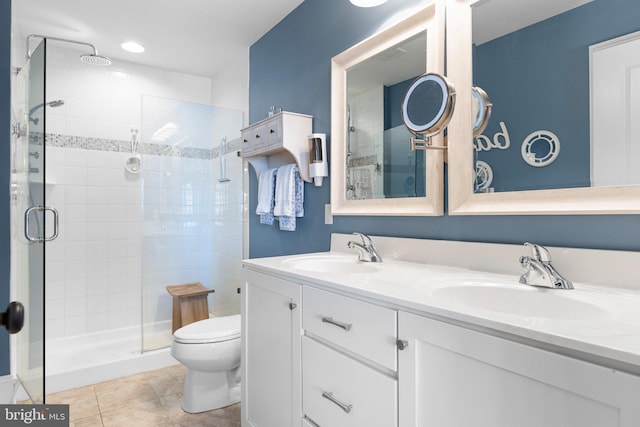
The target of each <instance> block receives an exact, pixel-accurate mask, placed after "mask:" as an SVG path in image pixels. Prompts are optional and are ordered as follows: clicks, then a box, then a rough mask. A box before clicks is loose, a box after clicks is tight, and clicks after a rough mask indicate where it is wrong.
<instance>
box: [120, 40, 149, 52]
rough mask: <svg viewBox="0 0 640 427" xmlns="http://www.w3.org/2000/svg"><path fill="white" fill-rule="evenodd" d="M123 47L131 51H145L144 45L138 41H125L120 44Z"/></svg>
mask: <svg viewBox="0 0 640 427" xmlns="http://www.w3.org/2000/svg"><path fill="white" fill-rule="evenodd" d="M120 47H121V48H123V49H124V50H126V51H127V52H131V53H142V52H144V47H143V46H142V45H141V44H139V43H136V42H124V43H122V44H121V45H120Z"/></svg>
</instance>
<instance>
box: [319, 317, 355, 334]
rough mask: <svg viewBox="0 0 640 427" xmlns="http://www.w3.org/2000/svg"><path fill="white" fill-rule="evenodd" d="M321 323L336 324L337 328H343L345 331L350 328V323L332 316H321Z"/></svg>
mask: <svg viewBox="0 0 640 427" xmlns="http://www.w3.org/2000/svg"><path fill="white" fill-rule="evenodd" d="M322 323H330V324H332V325H335V326H337V327H338V328H342V329H344V330H345V331H350V330H351V323H342V322H338V321H337V320H333V317H326V316H322Z"/></svg>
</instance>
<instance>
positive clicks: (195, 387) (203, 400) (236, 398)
mask: <svg viewBox="0 0 640 427" xmlns="http://www.w3.org/2000/svg"><path fill="white" fill-rule="evenodd" d="M239 370H240V368H239V367H238V368H235V369H232V370H231V371H223V372H202V371H195V370H193V369H188V368H187V372H186V374H185V377H184V394H183V396H182V409H183V410H184V411H185V412H189V413H191V414H196V413H199V412H206V411H212V410H214V409H219V408H224V407H225V406H229V405H233V404H234V403H238V402H240V377H239Z"/></svg>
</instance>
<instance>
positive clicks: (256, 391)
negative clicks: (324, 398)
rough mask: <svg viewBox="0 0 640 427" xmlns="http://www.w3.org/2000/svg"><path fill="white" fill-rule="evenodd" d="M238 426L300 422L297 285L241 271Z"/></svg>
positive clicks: (277, 426) (270, 426) (281, 425)
mask: <svg viewBox="0 0 640 427" xmlns="http://www.w3.org/2000/svg"><path fill="white" fill-rule="evenodd" d="M242 274H243V280H242V283H243V285H242V296H243V297H242V425H243V426H245V427H246V426H251V427H292V426H298V425H300V418H301V416H302V415H301V406H302V405H301V391H300V361H301V359H300V339H301V334H300V324H301V319H300V309H301V306H300V294H301V290H300V285H298V284H296V283H293V282H289V281H287V280H282V279H278V278H275V277H273V276H268V275H265V274H261V273H257V272H254V271H249V270H246V269H243V271H242Z"/></svg>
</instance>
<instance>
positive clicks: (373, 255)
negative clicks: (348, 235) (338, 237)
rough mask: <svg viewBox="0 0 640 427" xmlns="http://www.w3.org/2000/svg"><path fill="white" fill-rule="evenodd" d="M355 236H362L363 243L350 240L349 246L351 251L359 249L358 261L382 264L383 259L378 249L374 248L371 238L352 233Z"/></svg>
mask: <svg viewBox="0 0 640 427" xmlns="http://www.w3.org/2000/svg"><path fill="white" fill-rule="evenodd" d="M352 234H353V235H355V236H360V239H361V240H362V243H359V242H354V241H353V240H350V241H349V242H348V243H347V246H348V247H349V248H350V249H353V248H356V249H358V252H359V253H358V261H366V262H382V257H381V256H380V254H378V252H377V251H376V248H374V247H373V241H372V240H371V237H369V236H367V235H366V234H363V233H357V232H355V233H352Z"/></svg>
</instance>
